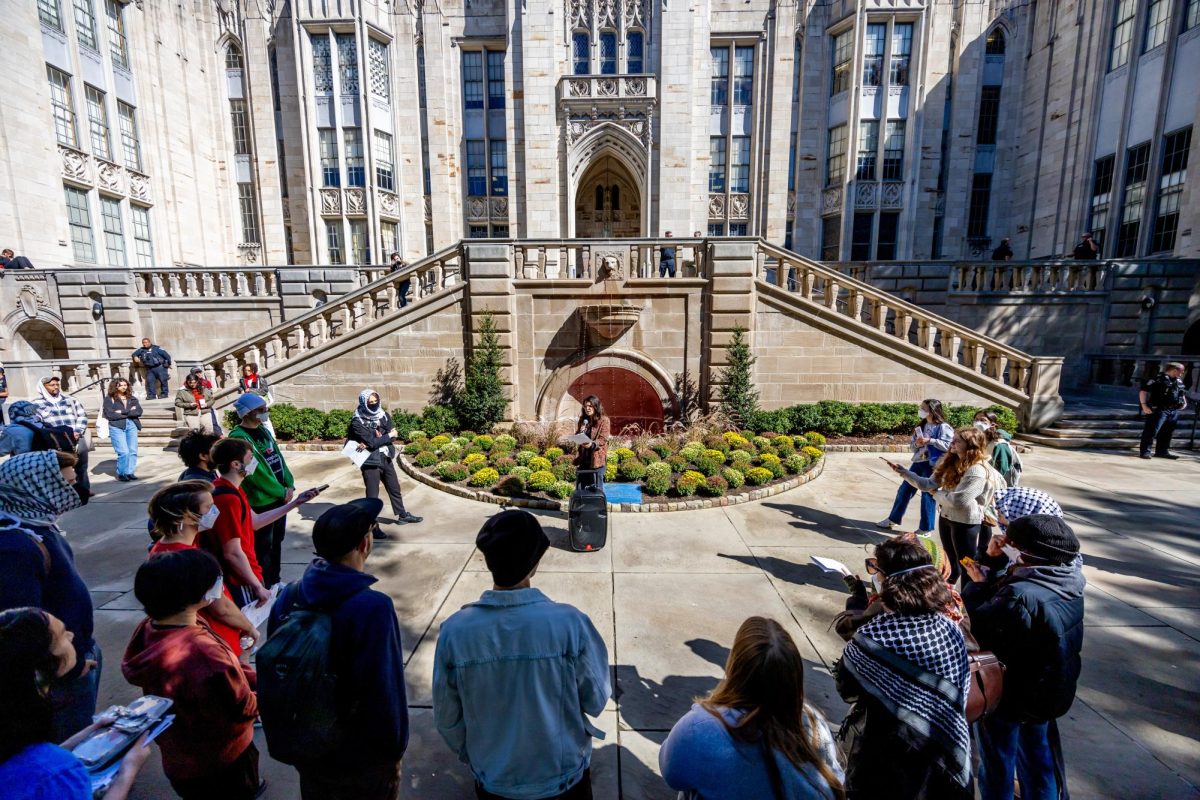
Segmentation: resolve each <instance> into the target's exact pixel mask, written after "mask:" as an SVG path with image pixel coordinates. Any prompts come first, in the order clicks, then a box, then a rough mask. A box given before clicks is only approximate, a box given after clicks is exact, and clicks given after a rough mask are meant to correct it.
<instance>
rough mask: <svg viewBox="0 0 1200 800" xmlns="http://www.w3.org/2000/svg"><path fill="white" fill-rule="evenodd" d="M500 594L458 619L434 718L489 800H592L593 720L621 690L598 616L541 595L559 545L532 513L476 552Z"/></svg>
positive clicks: (444, 658) (481, 539)
mask: <svg viewBox="0 0 1200 800" xmlns="http://www.w3.org/2000/svg"><path fill="white" fill-rule="evenodd" d="M475 545H476V546H477V547H478V548H479V549H480V551H482V552H483V554H484V557H485V559H486V561H487V566H488V569H489V570H490V571H491V573H492V580H493V582H494V588H492V589H490V590H488V591H485V592H484V593H483V595H482V596H481V597H480V598H479V600H478V601H476V602H474V603H468V604H467V605H466V606H463V608H462V609H461V610H459V611H458V612H456V613H455V614H453V615H452V616H451V617H450V618H449V619H447V620H446V621H445V622H444V623H443V624H442V628H441V633H440V634H439V635H438V642H437V650H436V652H435V655H434V667H433V714H434V720H435V723H436V724H437V729H438V732H439V733H440V734H441V735H442V738H443V739H445V741H446V744H448V745H449V746H450V749H451V750H453V751H454V752H455V753H457V754H458V757H459V758H460V759H461V760H462V761H464V762H466V763H467V764H468V765H469V766H470V767H471V772H472V773H474V775H475V792H476V796H477V797H479V798H483V799H484V800H491V798H510V799H511V800H543V799H544V798H545V799H547V800H548V798H563V800H568V798H569V799H570V800H576V799H579V800H582V798H591V796H592V793H591V774H590V773H591V769H590V767H591V759H592V739H593V738H597V739H602V738H604V733H603V732H602V731H600V730H599V729H598V728H597V727H596V726H595V725H594V724H593V723H592V722H591V720H589V719H588V717H596V716H599V714H600V713H601V712H602V711H603V710H604V706H605V704H606V703H607V702H608V698H609V696H610V695H611V694H612V684H611V678H610V673H609V665H608V649H607V648H606V647H605V645H604V640H603V639H601V638H600V634H599V633H598V632H597V631H596V627H595V626H594V625H593V624H592V622H591V620H590V619H588V617H587V615H585V614H584V613H583V612H581V611H579V610H578V609H576V608H575V607H573V606H570V605H567V604H566V603H556V602H554V601H552V600H550V599H549V598H548V597H546V595H544V594H542V592H540V591H539V590H537V589H534V588H532V587H531V586H530V579H531V578H532V577H533V575H534V573H535V572H537V564H538V561H539V560H541V557H542V555H543V554H544V553H545V552H546V548H547V547H549V545H550V542H549V539H547V538H546V534H545V533H544V532H543V531H542V527H541V525H540V524H539V523H538V521H537V518H536V517H534V516H533V515H532V514H530V513H529V512H527V511H520V510H517V509H511V510H508V511H502V512H500V513H499V514H496V515H495V516H493V517H492V518H490V519H489V520H488V521H487V522H485V523H484V525H483V528H482V529H481V530H480V532H479V536H478V537H477V538H476V540H475Z"/></svg>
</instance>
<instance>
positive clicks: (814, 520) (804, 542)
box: [726, 476, 887, 547]
mask: <svg viewBox="0 0 1200 800" xmlns="http://www.w3.org/2000/svg"><path fill="white" fill-rule="evenodd" d="M823 477H824V476H822V478H823ZM820 483H821V480H818V481H817V482H816V483H814V484H809V485H807V486H801V487H800V488H798V489H793V490H792V491H790V492H786V493H784V494H781V495H777V496H776V497H771V498H768V499H766V500H762V501H760V502H758V503H747V504H745V505H741V506H737V507H731V508H728V509H726V516H727V517H728V518H729V519H730V521H731V522H732V523H733V525H734V526H735V527H736V528H737V531H738V533H740V534H741V536H742V539H743V540H744V541H745V542H746V544H747V545H749V546H751V547H771V546H788V547H808V546H812V547H818V546H821V545H827V544H829V543H831V542H832V543H836V544H841V545H845V544H850V545H859V546H861V545H864V544H873V543H875V542H880V541H883V540H884V538H886V536H887V533H886V532H884V531H881V530H879V529H878V528H876V527H875V525H874V522H872V521H870V520H869V519H868V518H866V516H865V515H863V514H861V513H860V514H857V515H855V517H854V518H851V517H847V516H843V515H842V514H839V513H835V512H832V511H829V510H826V509H825V508H822V507H817V506H815V505H814V504H813V503H812V502H811V500H810V499H809V494H806V491H807V490H808V489H809V488H810V487H815V486H819V485H820ZM843 513H848V512H843ZM884 513H886V511H885V512H884Z"/></svg>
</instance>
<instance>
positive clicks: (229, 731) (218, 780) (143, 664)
mask: <svg viewBox="0 0 1200 800" xmlns="http://www.w3.org/2000/svg"><path fill="white" fill-rule="evenodd" d="M220 592H221V568H220V566H218V565H217V562H216V559H214V558H213V557H212V556H210V555H209V554H208V553H205V552H204V551H203V550H195V549H187V550H182V551H178V552H167V553H159V554H158V555H154V556H151V557H150V559H149V560H148V561H146V562H145V563H144V564H142V565H141V566H140V567H138V571H137V575H136V576H135V577H134V581H133V594H134V596H135V597H137V599H138V602H139V603H141V604H142V607H143V609H145V612H146V618H145V619H144V620H142V622H141V623H140V624H139V625H138V626H137V630H135V631H134V632H133V636H132V638H130V640H129V646H128V647H127V648H126V649H125V658H124V660H123V661H122V663H121V674H122V675H124V676H125V680H127V681H129V683H131V684H133V685H134V686H137V687H138V688H140V689H141V690H142V692H143V693H144V694H153V695H158V696H160V697H169V698H170V699H171V700H172V701H174V702H173V705H172V706H171V713H172V714H174V715H175V723H174V724H173V725H172V726H171V727H169V728H167V729H166V730H165V731H163V733H162V735H161V736H159V737H158V739H157V740H156V741H157V742H158V744H159V746H160V747H161V748H162V764H163V772H165V773H166V775H167V778H168V780H170V782H171V788H173V789H174V790H175V792H176V794H178V795H179V796H180V797H182V798H184V800H193V799H194V800H213V798H218V799H219V800H252V798H254V797H257V796H258V795H259V794H261V793H262V790H263V782H262V781H260V780H259V777H258V749H257V748H256V747H255V746H254V720H255V718H256V717H257V716H258V702H257V699H256V698H255V695H254V687H255V683H256V680H257V678H256V675H255V673H254V670H253V669H251V668H250V667H249V666H246V665H244V664H242V663H240V662H239V661H238V659H237V657H236V656H234V654H233V652H232V651H231V650H230V649H229V647H228V646H227V645H226V644H225V643H224V642H223V641H222V640H221V638H220V637H219V636H217V634H216V633H214V632H213V629H212V628H210V627H209V626H208V624H207V623H206V622H205V621H204V619H203V617H202V616H201V615H200V612H201V611H202V610H203V609H205V608H207V607H208V606H209V605H210V603H212V602H213V600H212V598H213V597H214V596H220Z"/></svg>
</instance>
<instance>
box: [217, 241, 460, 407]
mask: <svg viewBox="0 0 1200 800" xmlns="http://www.w3.org/2000/svg"><path fill="white" fill-rule="evenodd" d="M377 273H381V274H377ZM363 274H364V275H365V276H366V277H367V278H370V277H372V276H375V279H374V280H372V281H371V282H370V283H367V284H366V285H365V286H362V287H361V288H359V289H357V290H355V291H353V292H350V293H348V294H345V295H342V296H341V297H338V298H333V299H330V300H329V301H328V302H326V303H324V304H322V305H319V306H317V307H316V308H314V309H312V310H311V311H309V312H307V313H305V314H301V315H300V316H297V317H295V318H293V319H290V320H288V321H287V322H284V323H282V324H280V325H276V326H275V327H273V328H270V329H268V330H265V331H263V332H262V333H260V334H258V335H257V336H255V337H253V338H250V339H246V340H244V341H242V342H239V343H238V344H236V345H234V346H233V347H230V348H228V349H226V350H225V351H224V352H220V353H215V354H213V355H211V356H208V357H207V358H204V359H203V360H202V362H201V364H200V366H202V367H203V369H204V374H205V376H206V377H207V378H208V379H209V380H210V381H211V382H212V384H213V395H214V399H218V400H219V399H221V398H225V399H226V400H229V399H230V398H231V396H232V395H233V394H234V393H235V392H236V390H237V382H238V376H239V375H241V368H242V366H243V365H245V364H250V363H253V364H258V365H259V366H260V368H261V369H263V370H264V371H266V372H272V371H276V370H278V369H279V367H280V366H282V365H283V364H286V363H287V362H288V361H289V360H291V359H294V358H297V357H298V356H301V355H303V354H305V353H307V352H309V351H311V350H315V349H317V348H320V347H323V346H325V345H328V344H329V343H330V342H333V341H336V340H338V339H341V338H342V337H344V336H348V335H350V334H352V333H354V332H356V331H360V330H362V329H363V328H366V327H367V326H370V325H374V324H375V323H376V322H378V321H380V320H383V319H386V318H389V317H391V316H393V315H395V314H398V313H400V312H401V309H402V308H410V307H412V306H414V305H419V304H421V303H423V302H425V301H426V300H428V299H429V298H431V297H433V296H435V295H438V294H440V293H442V292H444V291H446V290H448V289H449V288H450V287H453V286H454V285H455V284H457V283H458V282H459V276H460V275H461V274H462V247H461V245H459V244H455V245H452V246H451V247H448V248H446V249H445V250H442V251H440V252H438V253H435V254H434V255H432V256H428V257H427V258H424V259H422V260H420V261H418V262H416V263H414V264H411V265H410V266H408V267H407V268H405V269H403V270H398V271H395V272H391V271H388V270H387V269H386V268H377V267H372V268H370V269H369V270H364V271H363ZM401 292H403V293H404V300H405V302H404V304H403V305H401V302H400V301H401Z"/></svg>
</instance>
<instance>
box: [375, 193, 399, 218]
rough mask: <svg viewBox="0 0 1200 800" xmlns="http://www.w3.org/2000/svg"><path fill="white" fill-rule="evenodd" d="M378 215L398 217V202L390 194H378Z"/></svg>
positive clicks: (394, 196)
mask: <svg viewBox="0 0 1200 800" xmlns="http://www.w3.org/2000/svg"><path fill="white" fill-rule="evenodd" d="M379 213H380V214H386V215H388V216H389V217H398V216H400V201H399V199H398V198H397V197H396V195H394V194H392V193H391V192H380V193H379Z"/></svg>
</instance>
